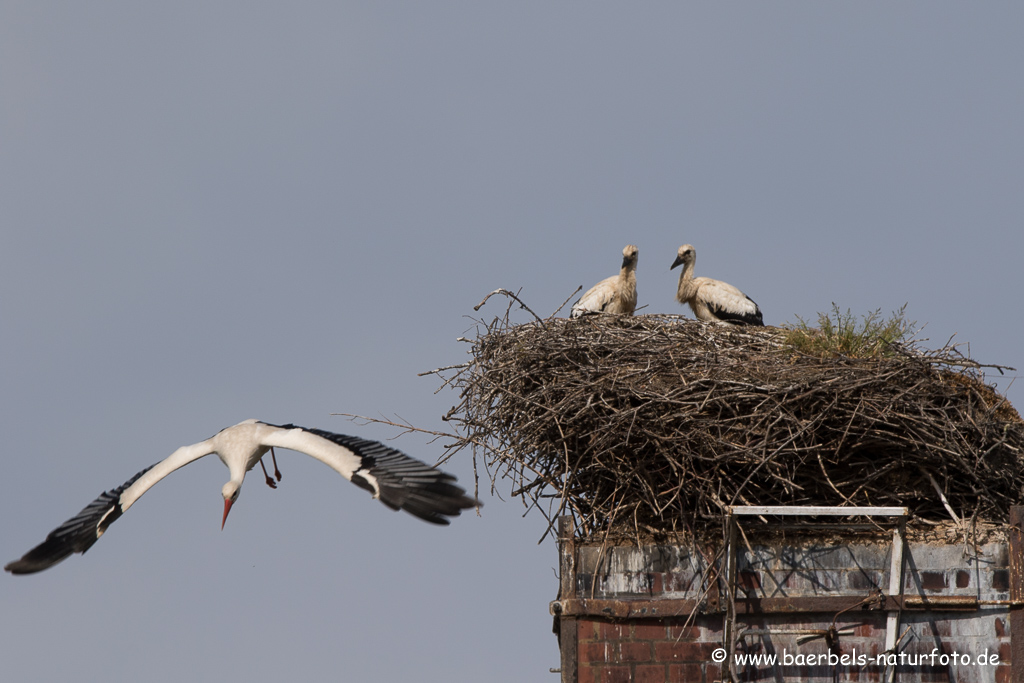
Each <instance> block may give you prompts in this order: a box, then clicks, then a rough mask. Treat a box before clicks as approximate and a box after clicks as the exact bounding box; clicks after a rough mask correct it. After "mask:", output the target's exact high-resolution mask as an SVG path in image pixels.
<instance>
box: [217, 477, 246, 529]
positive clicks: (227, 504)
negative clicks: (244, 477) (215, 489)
mask: <svg viewBox="0 0 1024 683" xmlns="http://www.w3.org/2000/svg"><path fill="white" fill-rule="evenodd" d="M241 491H242V482H240V481H234V480H231V481H229V482H228V483H226V484H224V488H222V489H221V490H220V495H222V496H224V518H223V519H222V520H221V521H220V528H221V529H223V528H224V524H225V523H226V522H227V521H228V513H229V512H231V506H232V505H234V504H235V501H236V500H238V494H239V493H240V492H241Z"/></svg>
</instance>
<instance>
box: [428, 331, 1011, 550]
mask: <svg viewBox="0 0 1024 683" xmlns="http://www.w3.org/2000/svg"><path fill="white" fill-rule="evenodd" d="M477 324H478V329H477V336H476V338H475V339H472V340H465V341H470V342H471V343H472V351H471V356H472V359H471V361H470V362H469V363H467V364H465V365H462V366H458V367H455V368H451V369H448V370H439V371H435V372H437V373H438V374H440V375H441V376H442V377H443V378H444V381H445V384H446V385H450V386H452V387H454V388H455V389H456V390H457V391H458V392H459V394H460V397H461V401H460V403H459V404H458V405H456V406H455V407H453V408H452V410H451V411H450V412H449V414H448V415H447V416H446V417H445V419H446V420H448V421H449V422H450V423H451V424H453V425H454V426H455V428H456V434H449V435H447V436H448V437H451V438H454V439H455V442H454V443H453V444H452V445H450V446H449V456H448V457H450V456H451V455H452V454H454V452H456V451H459V450H462V449H464V448H469V449H471V450H472V451H473V455H474V462H476V463H480V462H482V464H483V466H484V467H485V468H486V469H487V471H488V473H489V474H490V476H491V479H492V484H494V485H495V486H497V485H499V484H502V483H504V482H507V483H508V485H509V487H510V489H511V493H512V494H513V495H514V496H519V497H521V498H522V499H523V501H524V503H525V504H526V505H527V506H528V507H530V508H536V509H538V510H539V511H541V512H542V514H544V515H545V516H546V517H547V518H548V520H549V524H552V525H553V524H554V521H555V519H556V518H557V517H559V516H561V515H564V514H567V515H571V516H572V517H573V518H574V520H575V523H576V528H577V530H578V533H579V534H580V535H581V536H583V537H586V536H590V535H595V534H599V533H600V534H607V535H609V537H612V536H616V537H629V538H630V539H631V540H632V541H633V542H638V541H640V540H642V539H650V540H657V539H666V538H680V539H691V540H695V539H698V538H701V537H705V536H708V535H720V534H721V528H722V527H721V521H722V518H723V515H724V514H725V512H726V511H727V509H728V507H729V506H731V505H816V506H906V507H908V508H909V509H910V511H911V514H912V516H913V518H915V519H917V520H919V521H921V522H922V523H923V524H921V525H919V526H921V528H923V529H927V528H928V527H929V526H931V527H934V526H935V524H936V523H946V522H952V521H953V520H954V519H955V520H956V524H957V525H966V524H967V523H968V522H969V521H970V522H973V523H977V522H984V523H990V524H997V525H998V524H1002V523H1005V522H1006V520H1007V515H1008V510H1009V507H1010V505H1013V504H1018V503H1020V502H1021V501H1022V500H1024V488H1022V483H1021V479H1020V478H1019V476H1018V473H1020V472H1021V465H1022V461H1024V453H1022V449H1024V423H1022V421H1021V419H1020V416H1019V415H1018V414H1017V413H1016V411H1015V410H1014V409H1013V407H1012V406H1010V404H1009V403H1008V402H1007V401H1006V400H1005V398H1003V397H1002V396H1000V395H999V394H998V393H997V392H996V391H994V390H993V389H992V388H991V387H990V386H989V385H988V384H986V383H985V381H984V376H983V375H982V374H981V373H980V372H979V368H980V367H981V366H979V365H978V364H977V363H975V362H974V361H971V360H970V359H968V358H965V357H964V356H962V355H961V354H960V353H959V352H958V351H957V349H956V348H955V347H946V348H943V349H940V350H938V351H921V350H919V349H917V348H915V347H899V348H895V349H893V353H892V354H891V355H890V356H889V357H885V358H870V359H865V358H848V357H825V358H821V357H815V356H810V355H806V354H803V353H801V352H798V351H796V350H795V349H793V348H792V347H791V346H788V345H786V344H785V343H784V341H783V333H782V331H781V330H779V329H776V328H744V327H732V326H726V325H718V324H705V323H701V322H697V321H693V320H689V319H686V318H682V317H680V316H665V315H658V316H654V315H646V316H634V317H617V316H595V317H590V318H584V319H580V320H568V319H555V318H549V319H547V320H540V319H537V320H536V321H535V322H532V323H528V324H522V325H515V324H512V323H511V322H510V321H509V316H508V313H507V312H506V314H505V316H504V317H503V318H495V319H494V320H493V321H491V322H489V323H485V322H483V321H477ZM819 521H820V520H819ZM929 522H930V523H931V524H928V523H929ZM550 529H551V526H549V530H550Z"/></svg>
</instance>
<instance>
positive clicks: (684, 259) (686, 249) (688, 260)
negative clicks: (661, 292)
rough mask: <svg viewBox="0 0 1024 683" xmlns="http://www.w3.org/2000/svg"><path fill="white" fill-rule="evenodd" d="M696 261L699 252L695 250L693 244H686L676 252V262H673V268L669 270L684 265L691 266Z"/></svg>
mask: <svg viewBox="0 0 1024 683" xmlns="http://www.w3.org/2000/svg"><path fill="white" fill-rule="evenodd" d="M695 260H697V250H696V249H694V248H693V245H692V244H684V245H683V246H681V247H679V251H677V252H676V260H675V261H673V262H672V267H671V268H669V270H672V268H675V267H676V266H678V265H682V264H686V265H690V264H692V263H693V262H694V261H695Z"/></svg>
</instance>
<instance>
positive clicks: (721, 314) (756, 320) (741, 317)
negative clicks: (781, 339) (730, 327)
mask: <svg viewBox="0 0 1024 683" xmlns="http://www.w3.org/2000/svg"><path fill="white" fill-rule="evenodd" d="M747 301H749V302H750V303H752V304H754V312H753V313H749V312H739V311H731V310H729V309H727V308H725V307H723V306H716V305H715V303H714V302H711V301H708V302H706V304H707V307H708V310H710V311H711V313H712V314H713V315H714V316H715V317H716V318H718V319H719V320H721V321H723V322H728V323H738V324H741V325H753V326H755V327H764V318H762V317H761V309H760V308H759V307H758V305H757V302H756V301H754V300H753V299H751V298H750V297H749V296H748V297H747Z"/></svg>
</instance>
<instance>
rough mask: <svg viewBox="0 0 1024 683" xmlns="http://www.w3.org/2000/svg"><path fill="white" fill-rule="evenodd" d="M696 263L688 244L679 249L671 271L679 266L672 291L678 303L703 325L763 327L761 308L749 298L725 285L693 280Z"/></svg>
mask: <svg viewBox="0 0 1024 683" xmlns="http://www.w3.org/2000/svg"><path fill="white" fill-rule="evenodd" d="M696 261H697V250H696V249H694V248H693V245H692V244H684V245H683V246H681V247H679V251H678V253H677V254H676V260H675V261H674V262H673V263H672V268H675V267H676V266H678V265H680V264H682V266H683V272H682V273H680V275H679V290H678V291H677V292H676V299H677V300H678V301H679V303H681V304H689V305H690V308H691V309H692V310H693V314H694V315H695V316H697V319H698V320H703V321H705V322H722V323H733V324H738V325H761V326H763V325H764V321H763V320H762V319H761V309H760V308H758V307H757V304H756V303H755V302H754V300H753V299H751V298H750V297H749V296H747V295H746V294H744V293H743V292H741V291H740V290H738V289H736V288H735V287H733V286H732V285H730V284H729V283H728V282H722V281H721V280H712V279H711V278H709V277H694V276H693V264H694V263H696ZM672 268H669V270H672Z"/></svg>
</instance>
